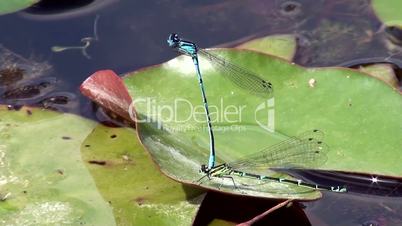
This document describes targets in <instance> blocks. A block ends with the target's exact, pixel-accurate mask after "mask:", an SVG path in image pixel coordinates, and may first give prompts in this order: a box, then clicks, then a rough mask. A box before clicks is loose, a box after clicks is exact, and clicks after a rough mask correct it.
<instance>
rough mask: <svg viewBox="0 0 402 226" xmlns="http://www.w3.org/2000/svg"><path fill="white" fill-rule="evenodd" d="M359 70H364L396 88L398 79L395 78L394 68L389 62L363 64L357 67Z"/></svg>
mask: <svg viewBox="0 0 402 226" xmlns="http://www.w3.org/2000/svg"><path fill="white" fill-rule="evenodd" d="M359 71H362V72H366V73H368V74H370V75H372V76H374V77H375V78H378V79H381V80H383V81H384V82H386V83H388V85H390V86H392V87H395V88H396V89H398V79H397V78H396V75H395V73H394V69H393V68H392V66H391V65H390V64H373V65H368V66H363V67H360V68H359Z"/></svg>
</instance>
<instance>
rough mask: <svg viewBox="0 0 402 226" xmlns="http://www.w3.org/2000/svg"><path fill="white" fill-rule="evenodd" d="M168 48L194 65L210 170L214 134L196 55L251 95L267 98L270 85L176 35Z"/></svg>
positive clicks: (213, 163)
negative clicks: (207, 134)
mask: <svg viewBox="0 0 402 226" xmlns="http://www.w3.org/2000/svg"><path fill="white" fill-rule="evenodd" d="M167 42H168V44H169V46H170V47H172V48H174V49H176V50H177V51H178V52H180V53H183V54H185V55H188V56H190V57H191V58H192V60H193V63H194V65H195V70H196V73H197V76H198V81H199V84H200V89H201V95H202V99H203V103H204V109H205V115H206V120H207V124H208V132H209V138H210V155H209V161H208V166H207V169H208V170H211V169H212V168H213V167H215V144H214V142H215V141H214V134H213V130H212V124H211V118H210V115H209V109H208V102H207V97H206V93H205V88H204V82H203V80H202V75H201V70H200V66H199V60H198V54H200V55H202V56H203V57H204V58H205V59H207V60H208V61H209V62H211V64H212V65H214V66H216V68H217V69H219V72H221V74H222V75H223V76H225V77H226V78H228V79H229V80H230V81H232V82H233V83H234V84H236V85H237V86H239V87H240V88H242V89H245V90H247V91H249V92H250V93H252V94H255V95H258V96H262V97H269V96H270V95H271V94H272V92H273V89H272V84H271V83H270V82H268V81H266V80H265V79H262V78H261V77H260V76H258V75H256V74H254V73H252V72H250V71H248V70H246V69H244V68H241V67H239V66H236V65H234V64H232V63H229V62H228V61H226V60H225V59H222V58H221V57H218V56H215V55H213V54H211V53H209V52H207V51H205V50H203V49H199V48H198V47H197V45H196V44H195V43H193V42H190V41H186V40H183V39H181V38H179V36H178V35H177V34H174V33H173V34H170V35H169V38H168V40H167Z"/></svg>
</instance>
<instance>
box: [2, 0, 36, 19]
mask: <svg viewBox="0 0 402 226" xmlns="http://www.w3.org/2000/svg"><path fill="white" fill-rule="evenodd" d="M37 2H39V0H3V1H0V15H3V14H7V13H13V12H17V11H19V10H22V9H25V8H28V7H29V6H31V5H33V4H35V3H37Z"/></svg>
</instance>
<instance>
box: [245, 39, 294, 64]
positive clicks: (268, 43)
mask: <svg viewBox="0 0 402 226" xmlns="http://www.w3.org/2000/svg"><path fill="white" fill-rule="evenodd" d="M296 46H297V42H296V37H295V36H294V35H287V34H284V35H270V36H266V37H263V38H258V39H253V40H251V41H248V42H245V43H243V44H241V45H239V46H237V48H240V49H248V50H254V51H257V52H262V53H266V54H272V55H275V56H278V57H282V58H284V59H287V60H292V59H293V57H294V55H295V53H296Z"/></svg>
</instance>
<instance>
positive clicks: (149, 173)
mask: <svg viewBox="0 0 402 226" xmlns="http://www.w3.org/2000/svg"><path fill="white" fill-rule="evenodd" d="M81 150H82V155H83V159H84V161H85V162H86V163H87V167H88V169H89V170H90V172H91V174H92V175H93V177H94V179H95V181H96V184H97V187H98V188H99V190H100V192H101V193H102V196H103V197H104V198H105V199H106V200H107V201H108V202H109V203H110V205H111V206H112V208H113V212H114V215H115V218H116V221H117V224H118V225H146V224H151V225H191V222H192V219H194V217H195V214H196V212H197V210H198V207H199V205H200V202H201V201H202V199H203V195H202V194H203V191H202V190H198V189H194V188H188V187H185V186H183V185H182V184H180V183H177V182H174V181H172V180H171V179H169V178H167V177H165V176H163V175H162V174H161V173H160V171H159V170H158V169H157V167H156V165H155V164H154V163H153V162H152V159H151V158H150V156H149V154H148V153H147V152H146V151H145V150H144V148H143V146H142V145H141V144H140V143H139V141H138V138H137V136H136V133H135V131H134V130H133V129H128V128H110V127H105V126H102V125H99V126H98V127H96V128H95V129H94V130H93V131H92V133H91V134H90V135H89V136H88V137H87V139H86V140H85V141H84V142H83V144H82V149H81Z"/></svg>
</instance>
